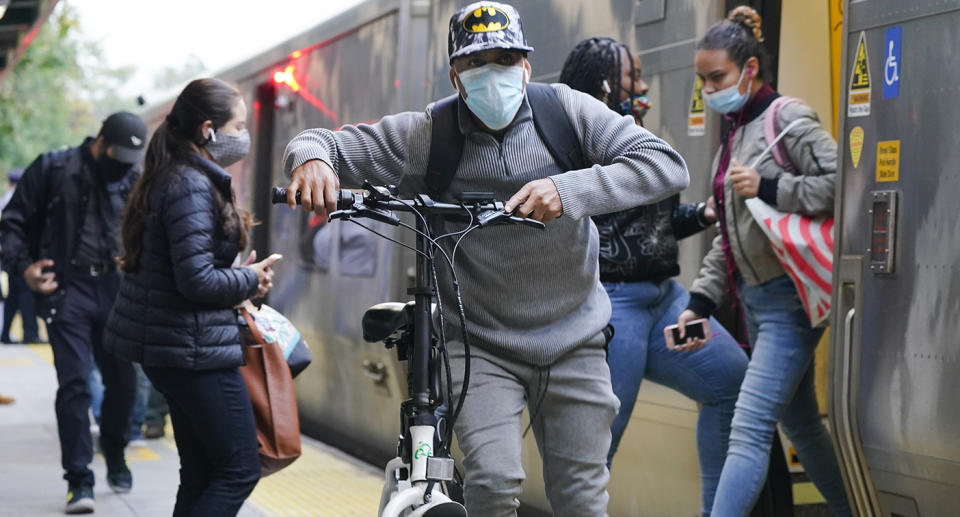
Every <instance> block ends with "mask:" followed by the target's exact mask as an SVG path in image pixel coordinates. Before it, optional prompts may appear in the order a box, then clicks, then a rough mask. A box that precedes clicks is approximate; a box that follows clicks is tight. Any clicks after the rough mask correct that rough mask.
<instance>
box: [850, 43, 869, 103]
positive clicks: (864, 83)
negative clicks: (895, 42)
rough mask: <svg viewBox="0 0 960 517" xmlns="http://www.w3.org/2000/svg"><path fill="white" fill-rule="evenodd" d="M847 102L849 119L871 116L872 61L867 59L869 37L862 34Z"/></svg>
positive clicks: (851, 75) (854, 61)
mask: <svg viewBox="0 0 960 517" xmlns="http://www.w3.org/2000/svg"><path fill="white" fill-rule="evenodd" d="M847 100H848V102H847V116H848V117H866V116H867V115H869V114H870V60H869V59H868V58H867V36H866V33H865V32H860V42H859V43H858V44H857V53H856V55H855V58H854V60H853V71H852V72H850V92H849V97H848V99H847Z"/></svg>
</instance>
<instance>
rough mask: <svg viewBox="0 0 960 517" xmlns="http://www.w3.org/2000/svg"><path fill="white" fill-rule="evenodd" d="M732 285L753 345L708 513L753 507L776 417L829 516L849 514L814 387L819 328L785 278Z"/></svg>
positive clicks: (720, 515)
mask: <svg viewBox="0 0 960 517" xmlns="http://www.w3.org/2000/svg"><path fill="white" fill-rule="evenodd" d="M738 283H739V291H740V300H741V301H742V302H743V305H744V308H745V312H746V316H747V331H748V332H749V334H750V342H751V344H753V347H754V348H753V356H752V357H751V359H750V366H749V367H748V368H747V376H746V378H745V379H744V381H743V386H742V388H741V390H740V397H739V398H738V399H737V408H736V411H735V413H734V417H733V429H732V430H731V432H730V448H729V450H728V451H727V460H726V463H724V465H723V473H722V474H721V475H720V486H719V487H718V489H717V498H716V501H715V502H714V505H713V512H712V515H713V516H714V517H731V516H745V515H747V514H748V513H749V512H750V510H751V508H753V505H754V503H755V502H756V500H757V497H758V496H759V494H760V490H761V489H762V487H763V482H764V479H766V475H767V465H768V464H769V461H770V447H771V443H772V442H773V433H774V432H776V427H777V421H778V420H779V422H780V425H781V426H782V428H783V431H784V433H786V435H787V437H788V438H790V441H791V442H793V446H794V448H796V450H797V455H798V456H799V457H800V462H801V463H802V464H803V468H804V469H805V470H806V472H807V475H808V476H809V477H810V479H811V480H812V481H813V483H814V484H815V485H816V486H817V488H818V489H819V490H820V493H821V494H823V496H824V498H826V500H827V503H828V504H829V505H830V508H831V510H833V512H834V514H835V515H838V516H840V517H844V516H848V515H851V513H850V504H849V502H848V501H847V495H846V492H845V490H844V487H843V479H842V478H841V476H840V468H839V466H838V465H837V457H836V455H835V453H834V450H833V443H832V442H831V441H830V435H829V433H828V432H827V429H826V427H824V425H823V421H822V420H821V418H820V409H819V408H818V407H817V397H816V392H815V391H814V384H813V373H814V368H813V355H814V350H815V349H816V346H817V342H818V341H819V340H820V336H821V334H823V330H822V329H814V328H810V320H809V319H808V318H807V314H806V312H804V310H803V305H802V304H801V302H800V298H799V296H798V295H797V290H796V288H795V287H794V285H793V282H792V281H791V280H790V278H789V277H788V276H786V275H784V276H780V277H777V278H774V279H773V280H770V281H768V282H766V283H764V284H760V285H756V286H748V285H746V284H744V282H743V281H742V279H740V280H739V282H738Z"/></svg>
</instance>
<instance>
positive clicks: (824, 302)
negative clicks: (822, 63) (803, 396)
mask: <svg viewBox="0 0 960 517" xmlns="http://www.w3.org/2000/svg"><path fill="white" fill-rule="evenodd" d="M792 102H801V101H800V99H796V98H793V97H779V98H777V99H776V100H774V101H773V104H771V105H770V108H769V109H768V110H767V114H766V115H765V118H764V121H763V136H764V138H765V140H766V141H767V142H768V147H767V149H765V150H764V152H763V153H761V154H760V156H758V157H757V159H756V160H754V162H753V165H751V167H752V168H754V169H756V168H757V165H758V164H759V163H760V162H761V161H762V160H763V158H764V157H765V156H766V154H767V152H770V153H772V154H773V159H774V161H776V162H777V164H778V165H780V166H781V167H783V169H784V170H786V171H787V172H791V173H792V172H794V170H795V169H794V167H793V164H792V163H791V162H790V158H789V157H788V156H787V153H786V149H785V148H784V146H783V145H782V144H781V142H780V141H781V140H782V139H783V137H784V136H785V135H786V134H787V133H788V132H789V131H790V129H792V128H793V126H794V125H795V124H796V123H797V122H799V121H794V122H793V123H791V124H789V125H788V126H787V127H786V128H784V129H783V130H782V131H778V129H779V128H778V127H777V125H778V123H779V120H780V112H781V111H782V110H783V107H784V106H786V105H787V104H790V103H792ZM746 203H747V208H748V209H749V210H750V213H751V214H752V215H753V218H754V219H756V220H757V223H759V224H760V228H762V229H763V232H764V233H765V234H766V235H767V238H768V239H770V245H771V246H772V247H773V251H774V252H775V253H776V255H777V258H778V259H779V260H780V265H782V266H783V269H784V270H785V271H786V272H787V274H788V275H790V278H791V279H792V280H793V283H794V285H795V286H796V287H797V292H798V293H799V294H800V300H801V301H802V302H803V308H804V309H805V310H806V311H807V316H809V317H810V324H811V325H812V326H814V327H820V326H825V325H826V324H827V323H828V320H829V318H830V292H831V287H832V282H833V216H817V217H812V216H809V215H803V214H792V213H787V212H781V211H780V210H777V209H776V208H774V207H772V206H770V205H768V204H766V203H764V202H763V201H762V200H761V199H760V198H752V199H748V200H747V202H746Z"/></svg>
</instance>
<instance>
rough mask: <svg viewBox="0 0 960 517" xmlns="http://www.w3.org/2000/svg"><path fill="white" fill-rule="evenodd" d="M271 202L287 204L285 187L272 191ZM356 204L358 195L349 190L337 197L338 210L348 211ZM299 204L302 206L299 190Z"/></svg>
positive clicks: (272, 189) (343, 190)
mask: <svg viewBox="0 0 960 517" xmlns="http://www.w3.org/2000/svg"><path fill="white" fill-rule="evenodd" d="M270 202H271V203H273V204H274V205H284V204H286V203H287V189H285V188H283V187H273V188H271V189H270ZM355 202H356V195H355V194H354V193H353V192H352V191H350V190H348V189H340V192H339V193H338V195H337V209H338V210H348V209H350V208H352V207H353V205H354V203H355ZM297 204H298V205H299V204H300V191H299V190H297Z"/></svg>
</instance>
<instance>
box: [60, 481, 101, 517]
mask: <svg viewBox="0 0 960 517" xmlns="http://www.w3.org/2000/svg"><path fill="white" fill-rule="evenodd" d="M93 508H94V507H93V487H92V486H90V485H83V484H78V485H70V488H69V489H68V490H67V506H66V508H64V510H63V511H64V513H68V514H71V515H73V514H78V513H93Z"/></svg>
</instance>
